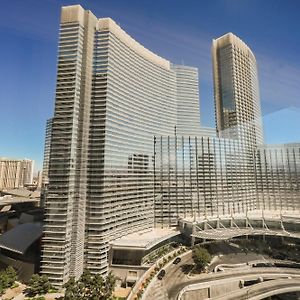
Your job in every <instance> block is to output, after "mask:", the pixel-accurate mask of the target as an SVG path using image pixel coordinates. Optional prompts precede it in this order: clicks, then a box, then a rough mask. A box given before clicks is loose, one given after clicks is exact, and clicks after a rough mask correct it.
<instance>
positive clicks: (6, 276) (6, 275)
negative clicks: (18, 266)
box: [0, 266, 17, 295]
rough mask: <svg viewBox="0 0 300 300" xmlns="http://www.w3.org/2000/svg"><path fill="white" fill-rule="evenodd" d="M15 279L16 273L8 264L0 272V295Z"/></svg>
mask: <svg viewBox="0 0 300 300" xmlns="http://www.w3.org/2000/svg"><path fill="white" fill-rule="evenodd" d="M16 280H17V273H16V271H15V269H14V268H13V267H11V266H8V267H7V268H6V269H5V270H4V271H1V272H0V295H2V294H3V293H4V292H5V290H6V289H8V288H10V287H12V286H13V284H14V283H15V281H16Z"/></svg>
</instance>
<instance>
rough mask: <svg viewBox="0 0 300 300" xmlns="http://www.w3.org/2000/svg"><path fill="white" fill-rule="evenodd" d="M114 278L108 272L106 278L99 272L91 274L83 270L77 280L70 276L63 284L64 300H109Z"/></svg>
mask: <svg viewBox="0 0 300 300" xmlns="http://www.w3.org/2000/svg"><path fill="white" fill-rule="evenodd" d="M115 284H116V278H115V276H114V275H112V274H111V273H109V274H108V275H107V276H106V278H103V277H102V276H101V275H100V274H91V273H90V271H88V270H84V272H83V274H82V275H81V277H80V278H79V280H78V281H75V279H74V278H71V279H70V280H69V281H68V282H67V283H66V284H65V285H64V288H65V296H64V299H65V300H80V299H87V300H110V299H113V291H114V288H115Z"/></svg>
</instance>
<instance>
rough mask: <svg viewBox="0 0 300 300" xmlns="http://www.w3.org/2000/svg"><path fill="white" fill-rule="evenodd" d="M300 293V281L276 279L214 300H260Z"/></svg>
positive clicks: (213, 299)
mask: <svg viewBox="0 0 300 300" xmlns="http://www.w3.org/2000/svg"><path fill="white" fill-rule="evenodd" d="M292 291H293V292H296V291H300V279H275V280H271V281H265V282H262V283H258V284H256V285H254V286H251V287H248V288H244V289H241V290H238V291H236V292H232V293H231V294H230V295H226V297H225V296H224V295H222V296H221V297H214V298H212V300H236V299H239V300H248V299H249V300H259V299H265V298H267V297H269V296H272V295H276V294H279V293H284V292H285V293H286V292H292Z"/></svg>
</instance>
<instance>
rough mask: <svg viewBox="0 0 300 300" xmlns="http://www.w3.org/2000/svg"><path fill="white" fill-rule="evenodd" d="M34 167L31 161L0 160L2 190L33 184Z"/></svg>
mask: <svg viewBox="0 0 300 300" xmlns="http://www.w3.org/2000/svg"><path fill="white" fill-rule="evenodd" d="M33 165H34V161H33V160H30V159H13V158H5V157H2V158H0V190H2V189H13V188H20V187H24V186H25V185H26V184H32V180H33Z"/></svg>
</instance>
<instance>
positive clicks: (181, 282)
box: [144, 253, 300, 300]
mask: <svg viewBox="0 0 300 300" xmlns="http://www.w3.org/2000/svg"><path fill="white" fill-rule="evenodd" d="M191 263H192V258H191V253H190V254H188V255H187V256H185V257H183V259H182V261H181V262H180V263H179V264H178V265H173V264H172V265H171V266H170V267H168V268H167V269H166V275H165V277H164V278H163V279H162V280H157V279H154V280H155V282H154V284H153V285H151V287H150V288H149V290H148V291H147V294H146V297H145V298H144V299H145V300H153V299H155V300H176V298H177V295H178V293H179V292H180V291H181V290H182V289H183V288H184V287H185V286H187V285H190V284H195V283H200V282H201V283H202V282H209V281H212V280H219V279H226V278H233V277H238V278H240V277H241V276H246V275H253V274H270V273H274V274H282V273H285V274H290V275H300V270H298V269H290V268H253V269H251V270H236V271H230V272H224V273H223V272H222V273H212V274H200V275H197V276H194V277H192V278H189V277H188V276H187V275H186V274H187V273H188V270H189V268H188V266H189V265H191ZM183 271H185V272H183ZM236 299H238V298H236Z"/></svg>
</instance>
